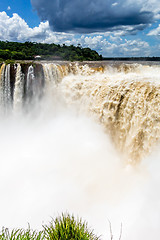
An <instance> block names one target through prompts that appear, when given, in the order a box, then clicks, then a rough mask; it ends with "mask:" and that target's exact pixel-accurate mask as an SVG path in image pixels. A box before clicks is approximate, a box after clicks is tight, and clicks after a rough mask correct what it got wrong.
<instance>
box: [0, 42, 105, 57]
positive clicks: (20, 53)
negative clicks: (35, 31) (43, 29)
mask: <svg viewBox="0 0 160 240" xmlns="http://www.w3.org/2000/svg"><path fill="white" fill-rule="evenodd" d="M37 55H40V56H41V59H46V60H47V59H49V60H54V59H57V60H58V59H61V60H70V61H87V60H94V61H97V60H102V56H101V55H99V54H98V53H97V52H96V51H94V50H91V49H90V48H82V47H81V45H80V44H78V46H77V47H75V46H73V45H71V46H66V45H65V44H63V45H62V46H60V45H59V44H58V45H56V44H54V43H52V44H47V43H35V42H25V43H19V42H8V41H6V42H4V41H0V58H2V59H3V60H7V59H12V60H13V59H14V60H33V59H35V56H37Z"/></svg>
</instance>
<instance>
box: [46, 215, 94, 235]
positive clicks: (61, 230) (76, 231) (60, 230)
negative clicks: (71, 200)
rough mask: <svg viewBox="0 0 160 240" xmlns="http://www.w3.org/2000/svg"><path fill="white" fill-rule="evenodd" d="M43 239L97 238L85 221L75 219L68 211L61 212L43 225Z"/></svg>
mask: <svg viewBox="0 0 160 240" xmlns="http://www.w3.org/2000/svg"><path fill="white" fill-rule="evenodd" d="M44 229H45V239H48V240H98V239H99V238H98V237H97V236H96V235H94V234H93V231H91V230H89V229H88V227H87V223H86V222H82V220H81V219H77V220H75V218H74V216H73V215H72V216H70V215H69V214H68V213H66V214H62V216H59V217H57V218H56V219H55V220H53V221H52V222H51V223H50V226H44Z"/></svg>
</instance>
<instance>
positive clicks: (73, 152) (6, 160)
mask: <svg viewBox="0 0 160 240" xmlns="http://www.w3.org/2000/svg"><path fill="white" fill-rule="evenodd" d="M159 140H160V65H159V62H138V63H136V62H121V61H99V62H67V61H54V62H53V61H50V62H47V61H33V62H30V61H17V62H15V63H12V64H7V63H6V64H5V63H3V64H1V66H0V146H1V150H0V151H1V153H0V156H1V174H0V192H1V197H0V199H1V200H0V202H1V205H0V226H1V227H7V228H10V229H13V228H17V227H18V228H25V227H27V224H28V223H29V224H30V226H31V227H32V228H34V229H39V228H40V227H41V226H42V225H43V224H44V223H47V222H49V221H50V220H51V218H52V217H54V216H56V215H57V214H60V213H61V212H66V211H67V212H70V213H72V214H74V215H75V216H80V217H82V218H84V219H85V220H86V221H87V222H88V223H89V226H91V227H92V228H94V231H95V233H96V234H97V235H98V236H101V237H100V239H120V234H122V236H121V239H123V240H141V239H145V240H150V239H155V240H158V239H159V236H160V228H159V222H160V174H159V168H160V162H159V158H160V150H159V146H160V141H159ZM111 227H112V230H111ZM121 231H122V232H121ZM111 233H112V234H113V236H114V237H113V236H112V234H111Z"/></svg>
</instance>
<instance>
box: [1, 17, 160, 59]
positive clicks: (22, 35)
mask: <svg viewBox="0 0 160 240" xmlns="http://www.w3.org/2000/svg"><path fill="white" fill-rule="evenodd" d="M158 29H159V32H160V26H159V27H158ZM126 31H132V27H131V26H129V27H127V28H126V29H122V30H118V29H117V31H115V32H109V31H108V32H106V33H97V34H83V35H81V34H79V35H75V34H69V33H64V32H62V33H57V32H53V31H52V30H51V28H50V26H49V23H48V21H47V22H41V23H40V24H39V26H38V27H34V28H30V27H29V26H28V25H27V23H26V22H25V21H24V20H23V19H22V18H21V17H20V16H19V15H18V14H16V13H14V14H13V16H12V17H9V16H8V15H7V14H6V12H0V40H3V41H6V40H8V41H19V42H25V41H34V42H42V43H55V44H66V45H71V44H73V45H78V44H81V46H82V47H90V48H91V49H94V50H96V51H98V52H99V53H100V54H102V55H103V56H108V57H112V56H115V57H119V56H121V57H123V56H149V55H151V53H150V51H151V48H150V46H149V44H148V43H147V42H145V41H142V40H140V39H137V40H127V39H126V38H125V36H124V35H125V32H126ZM157 31H158V30H157ZM150 35H153V33H152V34H150Z"/></svg>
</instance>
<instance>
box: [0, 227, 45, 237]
mask: <svg viewBox="0 0 160 240" xmlns="http://www.w3.org/2000/svg"><path fill="white" fill-rule="evenodd" d="M43 239H44V232H43V231H39V232H38V231H32V230H31V229H30V227H29V228H28V229H27V230H23V229H14V230H12V231H11V233H10V232H9V230H8V228H3V229H2V232H1V233H0V240H43Z"/></svg>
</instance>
